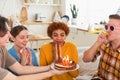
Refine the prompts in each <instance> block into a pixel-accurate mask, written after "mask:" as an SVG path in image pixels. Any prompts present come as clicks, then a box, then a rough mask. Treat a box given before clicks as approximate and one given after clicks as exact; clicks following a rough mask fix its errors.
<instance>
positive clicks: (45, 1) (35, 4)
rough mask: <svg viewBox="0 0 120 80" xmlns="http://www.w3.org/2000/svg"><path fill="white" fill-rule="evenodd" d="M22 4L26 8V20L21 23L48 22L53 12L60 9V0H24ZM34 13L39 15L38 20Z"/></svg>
mask: <svg viewBox="0 0 120 80" xmlns="http://www.w3.org/2000/svg"><path fill="white" fill-rule="evenodd" d="M23 6H26V8H27V12H28V20H27V21H25V22H22V24H28V25H35V24H49V23H51V22H52V20H53V14H54V13H55V12H56V11H61V0H25V1H24V2H23ZM36 15H39V17H38V18H39V20H38V19H36V18H37V16H36Z"/></svg>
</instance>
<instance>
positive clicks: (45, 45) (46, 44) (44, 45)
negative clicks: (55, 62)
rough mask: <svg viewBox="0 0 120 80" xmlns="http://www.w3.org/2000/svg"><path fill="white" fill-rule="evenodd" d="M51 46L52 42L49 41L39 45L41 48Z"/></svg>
mask: <svg viewBox="0 0 120 80" xmlns="http://www.w3.org/2000/svg"><path fill="white" fill-rule="evenodd" d="M50 46H52V44H51V43H50V42H49V43H45V44H43V45H42V46H41V48H47V47H50Z"/></svg>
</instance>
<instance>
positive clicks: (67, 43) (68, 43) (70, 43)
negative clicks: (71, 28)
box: [65, 42, 76, 46]
mask: <svg viewBox="0 0 120 80" xmlns="http://www.w3.org/2000/svg"><path fill="white" fill-rule="evenodd" d="M65 44H66V45H69V46H70V45H71V46H76V45H75V44H74V43H73V42H65Z"/></svg>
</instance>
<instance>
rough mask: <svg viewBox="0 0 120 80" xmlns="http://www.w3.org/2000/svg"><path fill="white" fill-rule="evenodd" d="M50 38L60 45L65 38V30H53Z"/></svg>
mask: <svg viewBox="0 0 120 80" xmlns="http://www.w3.org/2000/svg"><path fill="white" fill-rule="evenodd" d="M52 39H53V42H55V43H57V44H61V45H62V44H63V43H64V42H65V39H66V34H65V31H64V30H61V29H57V30H54V31H53V32H52Z"/></svg>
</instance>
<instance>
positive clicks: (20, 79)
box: [3, 70, 66, 80]
mask: <svg viewBox="0 0 120 80" xmlns="http://www.w3.org/2000/svg"><path fill="white" fill-rule="evenodd" d="M64 72H66V71H58V70H50V71H48V72H44V73H38V74H31V75H23V76H14V75H13V74H11V73H8V74H7V75H6V76H5V77H4V78H3V80H42V79H45V78H48V77H51V76H53V75H58V74H62V73H64Z"/></svg>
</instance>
